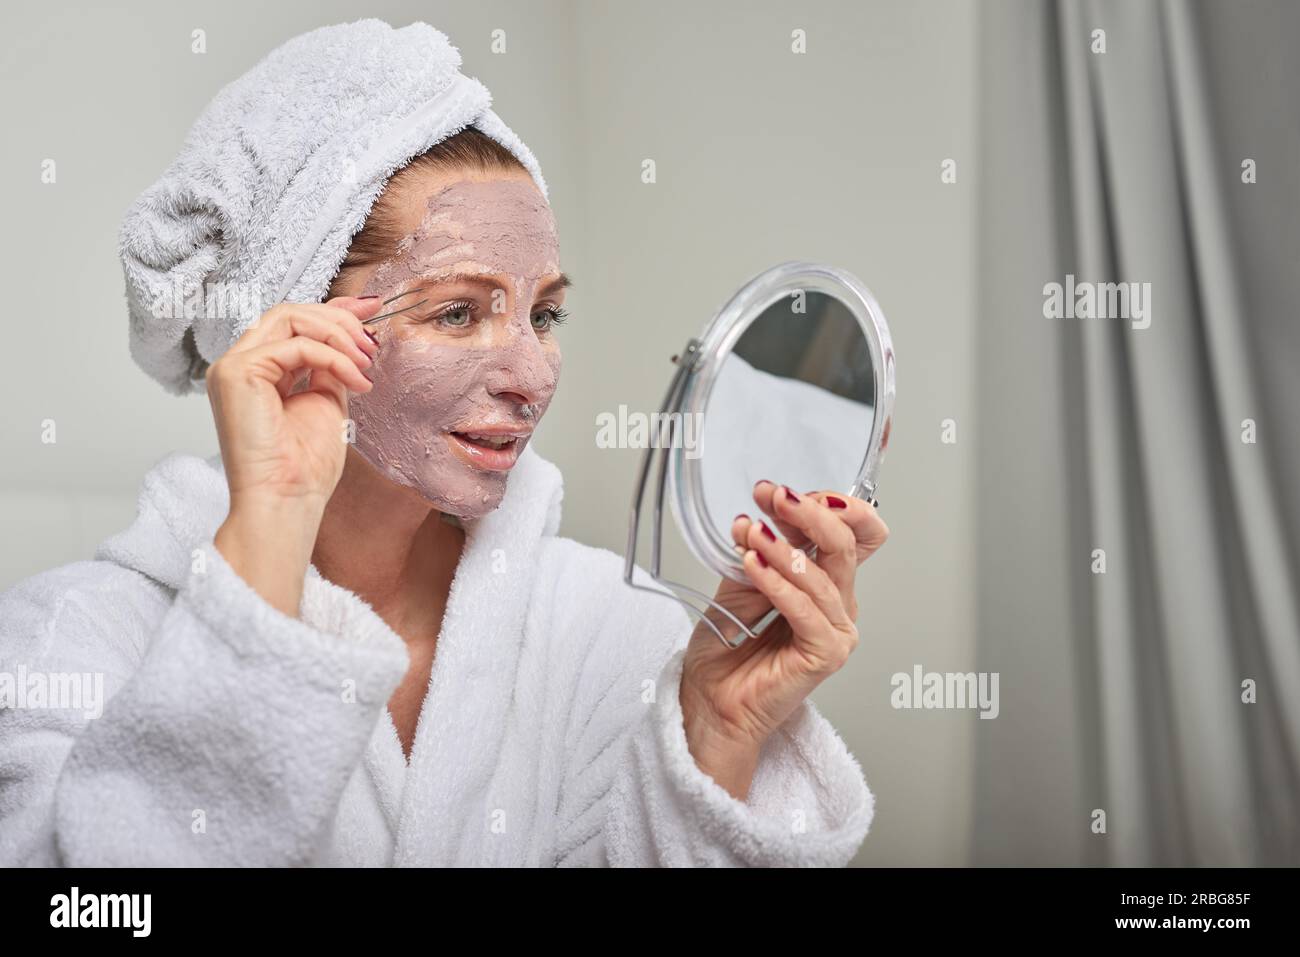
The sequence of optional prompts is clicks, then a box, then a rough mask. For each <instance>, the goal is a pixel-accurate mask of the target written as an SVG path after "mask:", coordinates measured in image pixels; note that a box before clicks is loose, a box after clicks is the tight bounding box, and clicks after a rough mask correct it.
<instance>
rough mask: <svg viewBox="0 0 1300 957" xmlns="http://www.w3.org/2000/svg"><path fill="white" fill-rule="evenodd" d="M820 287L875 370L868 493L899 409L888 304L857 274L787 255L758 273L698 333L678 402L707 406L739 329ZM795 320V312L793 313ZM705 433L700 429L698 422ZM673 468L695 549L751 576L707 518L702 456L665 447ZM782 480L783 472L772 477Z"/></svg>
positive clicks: (692, 410)
mask: <svg viewBox="0 0 1300 957" xmlns="http://www.w3.org/2000/svg"><path fill="white" fill-rule="evenodd" d="M800 290H802V291H805V292H819V293H822V294H824V295H828V296H832V297H834V298H835V299H837V300H839V301H840V302H842V303H843V304H844V305H845V307H846V308H847V309H848V310H849V312H850V314H852V315H853V317H854V318H855V319H856V320H857V321H858V325H859V326H860V327H861V329H862V332H863V335H865V336H866V339H867V346H868V348H869V350H870V353H871V362H872V365H873V366H874V371H875V376H874V378H875V406H874V409H875V416H874V417H873V420H872V423H871V432H870V434H869V435H868V436H867V445H866V451H865V452H864V454H863V458H862V464H861V466H860V467H859V469H858V474H857V477H856V478H855V479H854V481H853V484H852V486H851V487H850V488H849V489H848V494H849V495H852V496H854V497H857V498H866V499H868V500H869V499H871V498H872V497H874V495H875V493H876V488H877V475H878V473H879V471H880V464H881V462H882V461H883V459H884V456H885V450H886V449H887V448H888V446H889V433H890V427H891V425H892V421H893V415H894V347H893V342H892V340H891V339H890V336H889V326H888V325H887V324H886V322H885V315H884V311H883V310H882V309H881V308H880V304H879V303H878V302H876V299H875V297H874V296H873V295H872V294H871V291H870V290H869V289H868V288H867V287H866V286H865V285H864V284H863V283H862V282H861V281H860V280H859V279H858V278H857V277H856V276H853V275H852V274H850V273H848V272H845V271H844V270H842V269H837V268H835V267H833V266H827V265H825V264H823V263H814V262H784V263H781V264H779V265H776V266H773V267H771V268H770V269H766V270H764V271H763V272H761V273H759V274H758V275H757V276H755V277H754V278H753V279H751V280H750V281H749V282H747V283H746V284H745V285H744V286H742V287H741V288H740V290H739V291H738V292H737V293H736V294H735V295H734V296H732V297H731V299H729V300H728V301H727V302H726V304H725V305H723V307H722V308H721V309H720V310H718V312H717V314H716V315H715V316H714V318H713V321H712V322H710V323H709V326H708V328H707V329H705V331H704V334H703V335H702V336H701V337H700V340H699V348H698V350H697V352H696V353H695V356H694V361H693V362H692V363H691V365H690V367H689V368H688V369H687V370H686V376H685V381H684V383H683V385H682V398H681V403H680V405H679V406H678V408H677V410H675V411H680V412H681V413H682V415H683V421H690V420H687V419H686V418H685V416H688V415H694V414H696V413H699V414H700V415H701V418H700V419H699V421H705V420H704V418H703V413H704V410H705V408H706V406H707V405H708V401H709V395H710V394H711V393H712V391H713V386H714V383H715V382H716V380H717V377H718V374H719V372H720V371H721V368H722V363H723V362H724V361H725V360H726V358H727V356H729V355H731V352H732V350H733V349H734V348H735V345H736V343H737V342H739V341H740V337H741V336H742V335H744V334H745V331H746V330H747V329H748V328H749V327H750V326H751V325H753V323H754V322H756V321H757V320H758V318H759V316H761V315H763V314H764V312H766V311H767V309H768V307H769V306H771V305H773V304H774V303H776V302H777V301H779V300H781V299H783V298H788V297H789V296H791V295H793V294H794V293H796V292H798V291H800ZM792 321H796V320H792ZM701 435H703V429H702V430H701ZM668 455H669V461H668V473H669V484H670V485H671V489H672V491H671V495H670V496H669V498H670V501H671V502H672V507H673V514H674V515H675V516H676V519H677V525H678V528H679V529H680V530H681V532H682V537H683V538H685V539H686V544H687V546H688V547H689V548H690V550H691V553H692V554H694V555H695V557H696V558H697V559H698V560H699V561H700V562H701V563H703V564H704V565H705V566H706V567H707V568H709V569H711V570H712V571H714V572H716V573H717V574H719V575H722V576H724V577H726V578H730V579H732V580H734V581H738V582H745V583H748V581H749V577H748V576H747V575H746V574H745V566H744V564H743V563H742V562H741V560H740V558H739V557H737V555H736V552H735V551H734V548H733V544H732V542H731V540H730V537H729V536H728V537H724V536H723V534H722V532H721V531H719V530H718V528H717V527H716V526H715V525H714V524H713V523H712V522H710V521H709V516H708V509H707V507H706V505H705V502H704V489H703V477H702V472H701V463H702V462H703V459H702V458H691V457H689V456H687V455H685V451H684V449H683V448H682V444H681V443H673V444H672V446H671V448H670V449H669V450H668ZM773 480H774V481H778V480H779V476H777V477H775V478H774V479H773Z"/></svg>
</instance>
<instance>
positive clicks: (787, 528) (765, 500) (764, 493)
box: [754, 479, 808, 548]
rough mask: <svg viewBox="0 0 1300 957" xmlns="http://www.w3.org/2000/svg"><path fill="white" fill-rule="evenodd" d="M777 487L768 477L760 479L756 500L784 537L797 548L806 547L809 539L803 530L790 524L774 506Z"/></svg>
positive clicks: (755, 492) (755, 494)
mask: <svg viewBox="0 0 1300 957" xmlns="http://www.w3.org/2000/svg"><path fill="white" fill-rule="evenodd" d="M777 488H778V486H777V485H776V483H774V482H771V481H768V480H767V479H759V480H758V481H757V482H756V483H754V502H755V503H756V504H757V505H758V507H759V508H760V509H762V510H763V514H765V515H766V516H767V517H768V518H769V519H771V520H772V524H773V525H774V526H775V527H776V530H777V531H778V532H780V533H781V536H782V537H783V538H785V539H786V540H787V541H789V542H790V543H791V544H792V545H794V546H795V547H796V548H804V547H806V546H807V545H808V540H807V539H806V538H805V537H804V534H803V532H801V531H800V530H799V529H798V528H795V527H794V526H791V525H788V524H787V523H786V522H785V521H784V520H782V518H781V516H780V515H778V514H777V513H776V510H775V509H774V508H773V507H772V497H773V496H774V495H775V494H776V490H777Z"/></svg>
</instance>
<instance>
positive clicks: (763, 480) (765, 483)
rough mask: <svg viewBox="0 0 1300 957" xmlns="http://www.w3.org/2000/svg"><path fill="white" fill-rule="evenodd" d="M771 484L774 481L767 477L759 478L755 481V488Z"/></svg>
mask: <svg viewBox="0 0 1300 957" xmlns="http://www.w3.org/2000/svg"><path fill="white" fill-rule="evenodd" d="M771 484H772V483H771V482H769V481H768V480H767V479H759V480H758V481H757V482H755V483H754V488H758V487H759V486H760V485H771Z"/></svg>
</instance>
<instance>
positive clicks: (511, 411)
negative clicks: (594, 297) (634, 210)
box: [349, 179, 560, 518]
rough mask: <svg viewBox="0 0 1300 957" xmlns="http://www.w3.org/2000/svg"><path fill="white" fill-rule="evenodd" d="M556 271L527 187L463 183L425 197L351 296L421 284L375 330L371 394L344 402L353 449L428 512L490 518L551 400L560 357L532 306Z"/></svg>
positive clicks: (537, 196)
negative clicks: (415, 217) (352, 427)
mask: <svg viewBox="0 0 1300 957" xmlns="http://www.w3.org/2000/svg"><path fill="white" fill-rule="evenodd" d="M452 274H455V275H459V276H462V277H469V278H467V279H461V280H458V281H455V282H451V281H449V280H448V279H447V277H448V276H450V275H452ZM558 274H559V244H558V241H557V238H556V231H555V220H554V218H553V216H552V214H551V210H550V207H549V206H548V205H547V203H546V200H545V199H543V198H542V195H541V193H539V192H538V191H537V188H536V187H535V186H534V185H533V184H532V182H531V181H530V180H522V179H519V180H516V179H495V180H488V181H483V182H479V181H474V180H460V181H457V182H455V183H452V184H451V185H449V186H446V187H444V188H442V189H440V190H439V191H437V192H435V193H434V194H433V195H432V196H431V197H429V200H428V204H427V208H426V209H425V210H424V215H423V218H422V219H421V221H420V223H419V225H418V226H417V227H416V228H415V230H414V231H413V232H412V233H411V234H410V235H409V236H407V237H406V238H405V239H404V240H403V241H402V242H401V244H400V245H399V247H398V252H397V254H396V255H395V256H393V257H392V258H390V259H388V260H386V261H385V262H384V263H382V264H381V265H380V266H379V268H378V269H377V270H376V272H375V273H374V275H373V276H372V277H371V279H370V281H369V282H368V283H366V287H365V289H364V290H362V292H361V293H360V295H380V296H383V297H384V298H388V297H389V296H394V295H397V294H398V293H401V292H404V291H406V290H410V289H415V288H417V287H420V286H424V287H426V288H425V289H423V290H422V291H420V292H412V293H411V294H410V295H409V296H408V297H403V298H402V299H399V300H397V301H395V302H394V303H393V304H392V305H391V306H389V307H387V308H388V309H397V308H400V307H402V306H404V305H407V304H410V303H416V302H419V301H420V300H421V299H427V300H428V301H427V302H426V303H424V304H423V305H422V306H419V307H418V308H415V309H412V310H411V311H410V313H409V314H408V313H403V314H402V315H398V316H394V317H392V318H390V319H385V320H382V321H381V322H379V323H377V324H376V325H377V326H378V327H379V328H378V329H372V331H373V332H374V334H375V336H376V337H377V338H378V339H379V342H380V349H379V355H378V357H377V360H376V362H375V365H374V366H372V367H371V369H370V370H368V373H369V375H370V378H371V379H372V380H373V381H374V383H375V386H374V388H373V389H371V390H370V391H369V392H367V393H364V394H359V395H352V396H350V397H349V413H350V415H351V417H352V419H353V420H354V422H355V423H356V447H357V451H359V452H360V453H361V454H362V455H363V456H364V457H365V458H366V460H367V461H369V462H370V463H371V465H373V466H374V467H375V468H376V469H378V470H379V471H380V472H381V473H383V474H384V475H386V476H387V477H388V478H390V479H391V480H392V481H394V482H397V483H398V484H401V485H406V486H409V487H410V488H412V489H415V490H416V491H418V492H419V493H420V494H421V495H422V496H423V497H424V498H425V499H427V500H428V501H429V502H430V503H431V504H432V505H433V506H434V507H435V508H437V509H438V510H439V511H442V512H445V513H448V514H451V515H456V516H459V517H461V518H479V517H481V516H483V515H486V514H487V513H488V512H491V511H492V510H493V509H495V508H496V507H497V506H498V505H499V504H500V503H501V499H502V497H503V496H504V495H505V489H506V479H507V476H508V475H509V470H510V468H511V467H512V466H513V465H514V463H515V462H516V461H517V460H518V457H519V454H520V453H521V452H522V451H523V448H524V446H525V445H526V444H527V442H528V440H529V437H530V436H531V433H532V430H533V428H534V427H535V426H536V424H537V423H538V421H539V420H540V419H541V417H542V415H543V413H545V411H546V408H547V406H548V405H549V404H550V401H551V396H552V395H553V394H554V392H555V386H556V381H557V379H558V377H559V372H560V348H559V344H558V343H557V342H556V341H555V338H554V333H553V331H552V330H551V329H550V328H548V326H549V322H548V321H547V320H548V319H549V315H550V314H549V313H548V312H547V311H546V310H547V308H548V307H547V302H548V301H549V300H539V301H537V302H536V303H535V301H534V297H535V296H537V294H538V292H539V291H540V288H541V283H542V281H543V280H547V279H554V278H555V277H556V276H557V275H558ZM474 277H478V281H474ZM489 277H490V282H489Z"/></svg>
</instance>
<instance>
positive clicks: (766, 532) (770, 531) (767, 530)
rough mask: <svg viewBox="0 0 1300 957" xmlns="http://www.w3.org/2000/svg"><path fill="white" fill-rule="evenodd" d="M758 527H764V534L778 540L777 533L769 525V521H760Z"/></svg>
mask: <svg viewBox="0 0 1300 957" xmlns="http://www.w3.org/2000/svg"><path fill="white" fill-rule="evenodd" d="M758 527H759V528H760V529H762V531H763V534H764V535H766V536H767V537H768V538H770V539H771V540H772V541H776V535H775V534H774V533H773V531H772V530H771V529H770V528H768V527H767V522H759V523H758Z"/></svg>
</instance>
